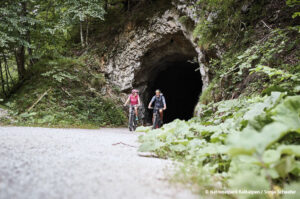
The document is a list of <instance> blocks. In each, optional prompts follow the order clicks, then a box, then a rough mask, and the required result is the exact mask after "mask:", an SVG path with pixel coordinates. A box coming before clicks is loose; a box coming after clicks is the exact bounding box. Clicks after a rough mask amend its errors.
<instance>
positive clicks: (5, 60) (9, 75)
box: [2, 52, 14, 84]
mask: <svg viewBox="0 0 300 199" xmlns="http://www.w3.org/2000/svg"><path fill="white" fill-rule="evenodd" d="M2 56H3V60H4V64H5V68H7V72H8V77H9V78H10V79H11V82H12V84H14V80H13V78H12V76H11V74H10V71H9V67H8V63H7V59H6V55H5V54H4V52H2Z"/></svg>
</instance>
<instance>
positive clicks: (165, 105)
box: [162, 96, 167, 110]
mask: <svg viewBox="0 0 300 199" xmlns="http://www.w3.org/2000/svg"><path fill="white" fill-rule="evenodd" d="M162 100H163V104H164V110H166V109H167V104H166V99H165V97H164V96H162Z"/></svg>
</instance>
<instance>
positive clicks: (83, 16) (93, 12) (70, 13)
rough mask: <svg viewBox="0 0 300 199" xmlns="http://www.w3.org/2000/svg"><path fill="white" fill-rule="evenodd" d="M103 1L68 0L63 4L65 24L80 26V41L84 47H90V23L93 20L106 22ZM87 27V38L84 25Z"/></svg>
mask: <svg viewBox="0 0 300 199" xmlns="http://www.w3.org/2000/svg"><path fill="white" fill-rule="evenodd" d="M104 5H105V2H104V1H103V0H68V1H65V3H64V4H63V8H62V12H63V22H64V23H65V24H68V23H71V24H78V22H79V25H80V41H81V45H82V47H84V46H86V45H88V36H89V23H90V20H91V19H92V18H97V19H101V20H104V14H105V10H104ZM84 24H85V26H86V32H85V38H84V33H83V25H84Z"/></svg>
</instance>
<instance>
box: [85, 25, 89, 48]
mask: <svg viewBox="0 0 300 199" xmlns="http://www.w3.org/2000/svg"><path fill="white" fill-rule="evenodd" d="M88 43H89V20H88V19H87V20H86V35H85V45H86V46H88Z"/></svg>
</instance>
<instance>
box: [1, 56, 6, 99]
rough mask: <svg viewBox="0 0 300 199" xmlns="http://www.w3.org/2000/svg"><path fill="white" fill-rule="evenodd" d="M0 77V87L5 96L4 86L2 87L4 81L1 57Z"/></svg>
mask: <svg viewBox="0 0 300 199" xmlns="http://www.w3.org/2000/svg"><path fill="white" fill-rule="evenodd" d="M0 78H1V88H2V92H3V95H4V96H6V92H5V87H4V84H5V82H4V77H3V72H2V62H1V59H0Z"/></svg>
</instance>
